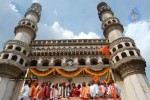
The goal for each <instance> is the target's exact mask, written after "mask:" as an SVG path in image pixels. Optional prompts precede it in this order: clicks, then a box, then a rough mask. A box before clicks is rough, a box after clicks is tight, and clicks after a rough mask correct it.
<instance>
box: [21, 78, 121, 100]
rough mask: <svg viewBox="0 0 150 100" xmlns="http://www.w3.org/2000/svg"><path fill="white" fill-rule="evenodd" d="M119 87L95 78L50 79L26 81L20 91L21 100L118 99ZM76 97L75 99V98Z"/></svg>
mask: <svg viewBox="0 0 150 100" xmlns="http://www.w3.org/2000/svg"><path fill="white" fill-rule="evenodd" d="M120 92H121V91H120V88H119V86H118V85H117V84H116V83H113V82H110V83H109V84H105V83H103V82H100V81H99V80H98V79H97V78H92V81H90V82H89V83H85V82H82V84H81V85H80V84H75V83H71V84H70V83H65V82H62V83H59V84H58V83H54V84H52V83H51V82H50V81H48V82H44V81H42V82H41V83H40V84H39V83H38V82H37V81H34V82H31V81H26V82H25V85H24V86H23V88H22V91H21V98H20V99H21V100H98V99H100V98H101V99H102V98H105V99H106V98H112V99H111V100H120ZM73 98H74V99H73ZM75 98H76V99H75Z"/></svg>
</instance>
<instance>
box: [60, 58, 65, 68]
mask: <svg viewBox="0 0 150 100" xmlns="http://www.w3.org/2000/svg"><path fill="white" fill-rule="evenodd" d="M61 65H62V66H66V58H63V59H62V63H61Z"/></svg>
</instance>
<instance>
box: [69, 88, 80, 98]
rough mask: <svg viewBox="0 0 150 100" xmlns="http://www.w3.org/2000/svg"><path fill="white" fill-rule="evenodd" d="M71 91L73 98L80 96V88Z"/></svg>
mask: <svg viewBox="0 0 150 100" xmlns="http://www.w3.org/2000/svg"><path fill="white" fill-rule="evenodd" d="M71 91H72V93H71V97H78V95H79V92H78V88H72V89H71Z"/></svg>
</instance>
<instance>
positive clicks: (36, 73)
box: [30, 68, 109, 77]
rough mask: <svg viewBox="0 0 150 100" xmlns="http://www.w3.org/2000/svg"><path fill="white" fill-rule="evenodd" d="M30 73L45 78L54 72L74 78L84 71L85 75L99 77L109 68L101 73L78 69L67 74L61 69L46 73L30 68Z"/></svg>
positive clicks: (107, 69)
mask: <svg viewBox="0 0 150 100" xmlns="http://www.w3.org/2000/svg"><path fill="white" fill-rule="evenodd" d="M30 71H31V72H32V73H33V74H35V75H37V76H47V75H49V74H51V73H52V72H54V71H56V72H58V73H59V74H60V75H62V76H64V77H75V76H77V75H79V74H80V73H81V72H82V71H85V72H86V73H88V74H90V75H93V76H101V75H104V74H106V73H107V72H108V71H109V68H104V69H103V70H101V71H93V70H91V69H87V68H79V69H77V70H74V71H69V72H67V71H65V70H63V69H58V68H53V69H48V70H47V71H39V70H37V69H36V68H30Z"/></svg>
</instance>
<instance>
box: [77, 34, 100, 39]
mask: <svg viewBox="0 0 150 100" xmlns="http://www.w3.org/2000/svg"><path fill="white" fill-rule="evenodd" d="M99 38H100V37H99V36H98V35H97V34H96V33H94V32H88V33H87V34H86V33H84V32H81V33H79V34H78V35H75V37H74V39H99Z"/></svg>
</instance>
